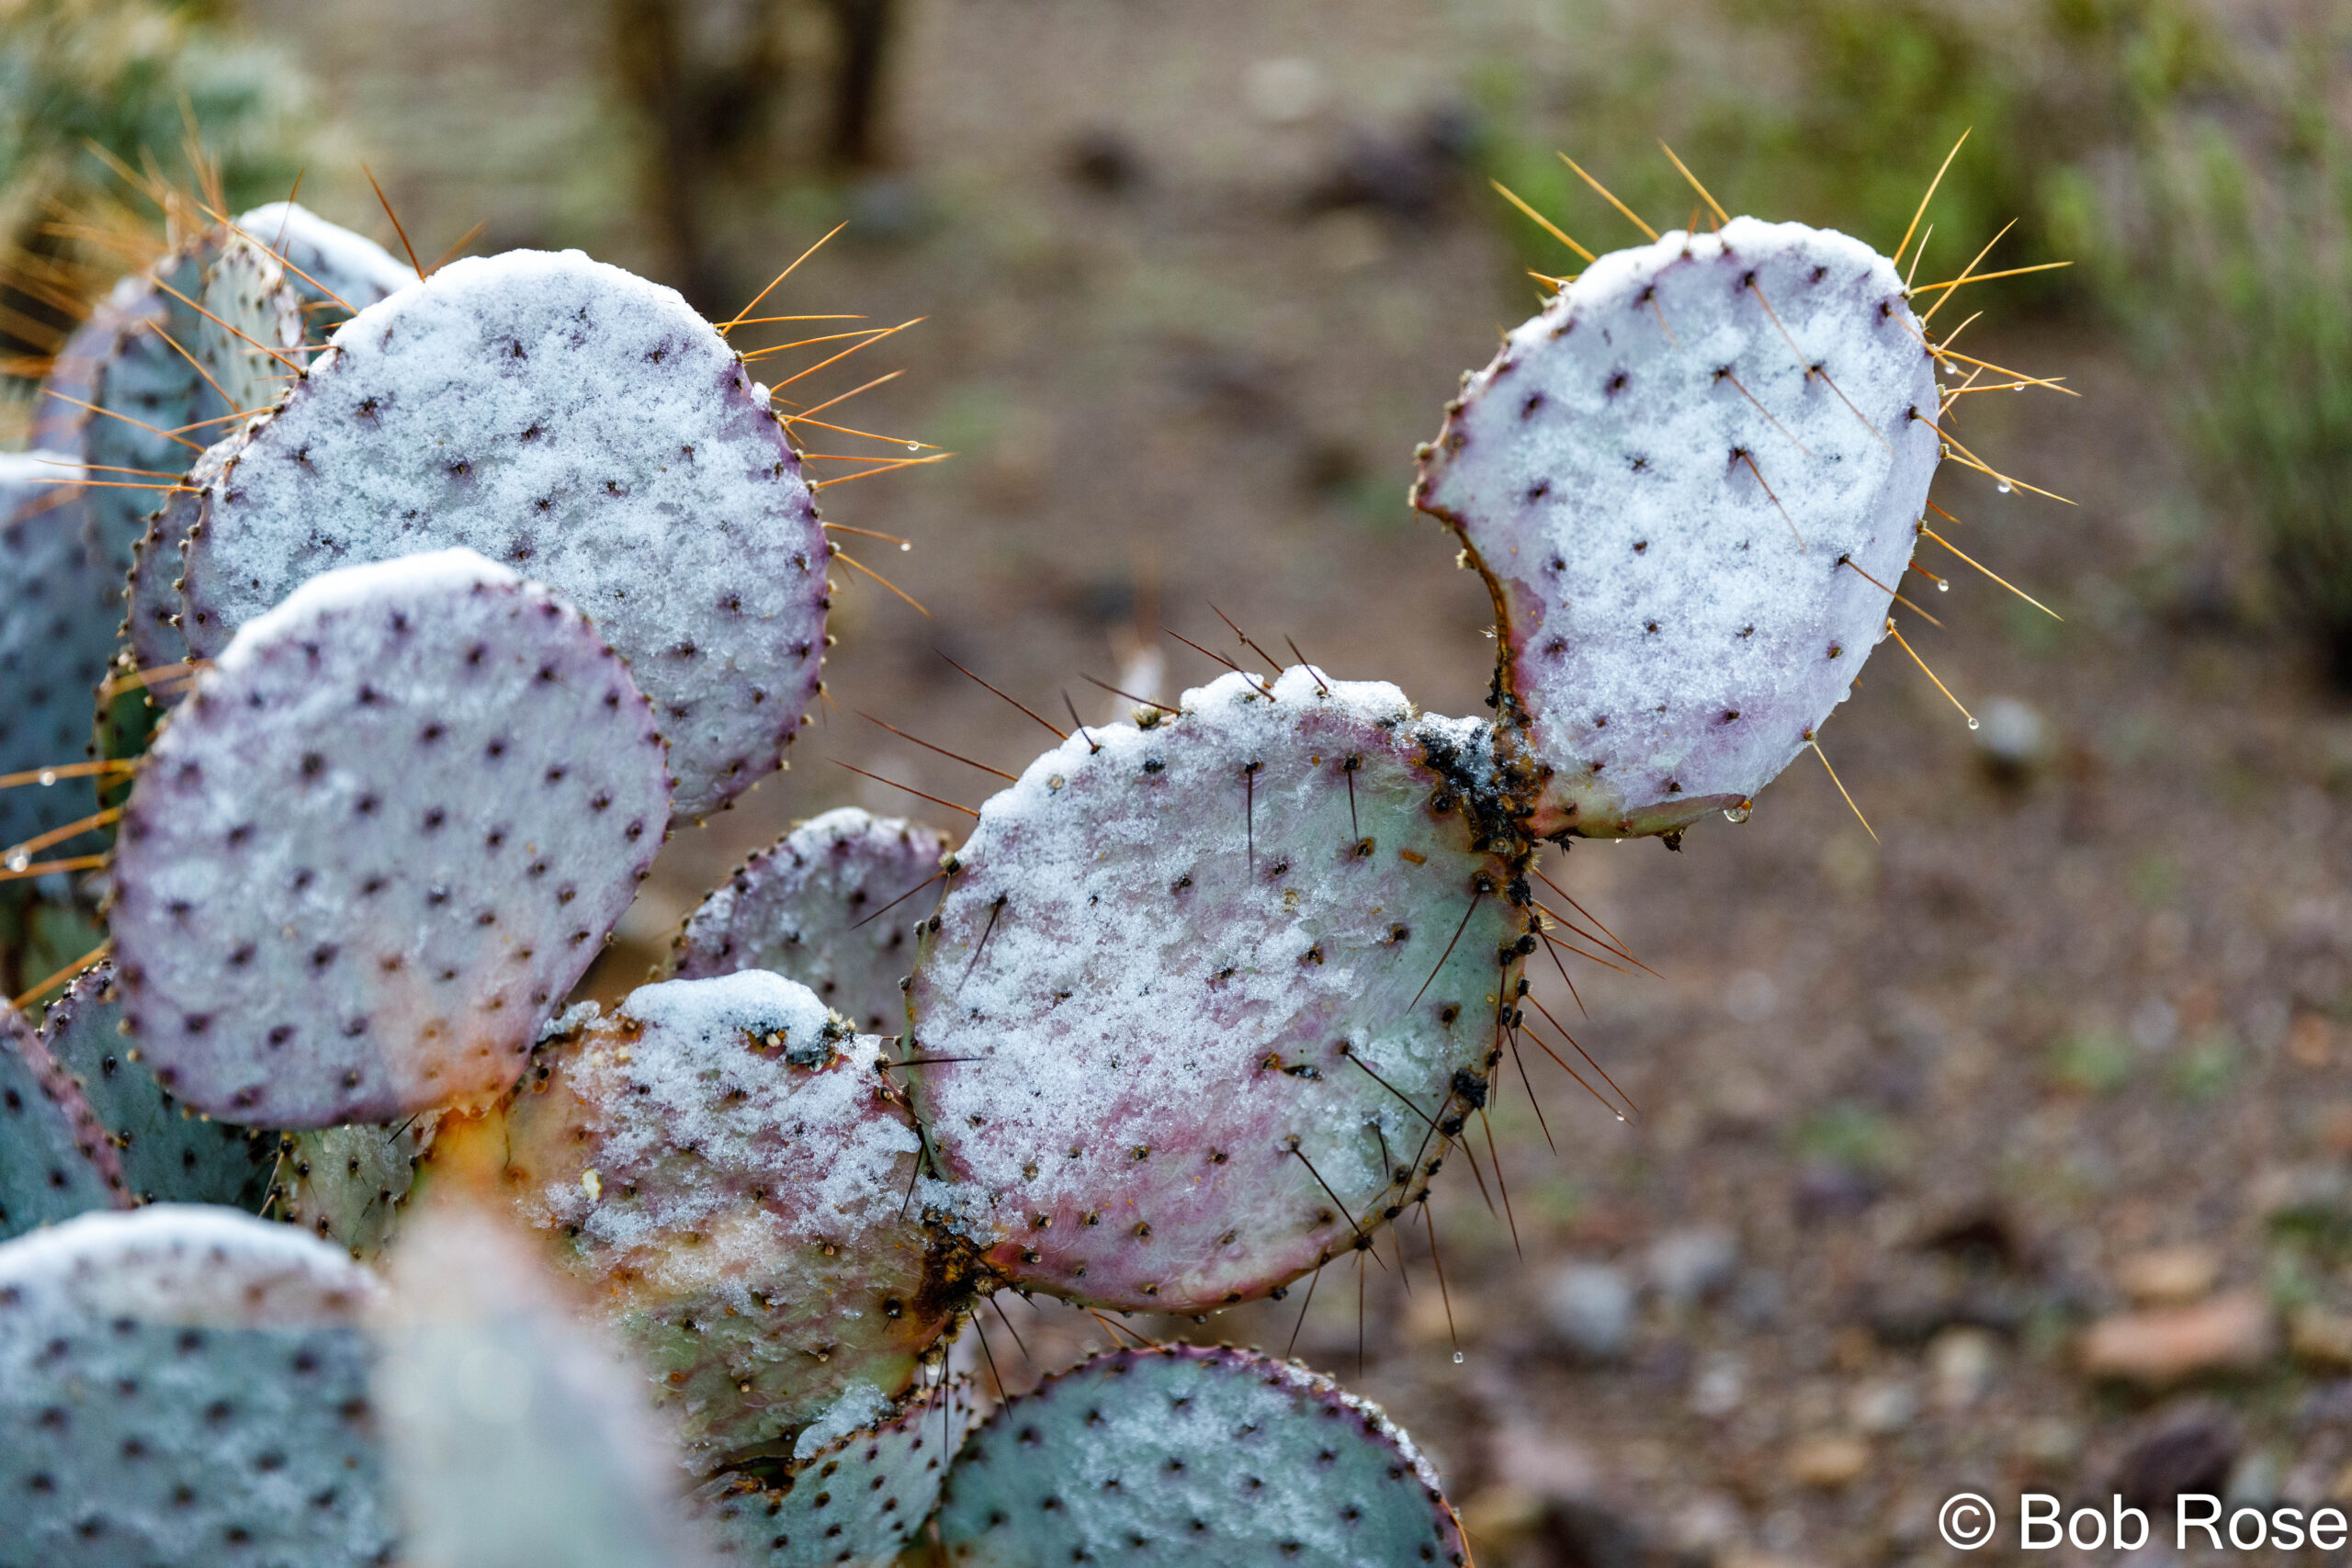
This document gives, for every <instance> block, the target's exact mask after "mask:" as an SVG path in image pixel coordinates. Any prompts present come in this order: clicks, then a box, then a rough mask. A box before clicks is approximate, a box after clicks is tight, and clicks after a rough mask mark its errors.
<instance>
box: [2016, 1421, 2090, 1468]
mask: <svg viewBox="0 0 2352 1568" xmlns="http://www.w3.org/2000/svg"><path fill="white" fill-rule="evenodd" d="M2082 1451H2083V1429H2082V1428H2081V1427H2077V1426H2075V1424H2074V1423H2073V1422H2072V1421H2069V1420H2066V1419H2065V1418H2064V1417H2063V1416H2035V1417H2034V1418H2033V1419H2032V1420H2030V1421H2028V1422H2027V1423H2026V1424H2025V1425H2024V1426H2023V1427H2019V1428H2018V1453H2019V1454H2020V1455H2021V1456H2023V1457H2024V1458H2025V1459H2027V1460H2029V1461H2031V1462H2032V1463H2034V1464H2037V1465H2040V1466H2041V1467H2042V1468H2044V1469H2046V1470H2061V1469H2064V1467H2065V1466H2067V1465H2070V1464H2072V1463H2074V1462H2075V1460H2076V1459H2077V1458H2078V1457H2080V1455H2081V1454H2082Z"/></svg>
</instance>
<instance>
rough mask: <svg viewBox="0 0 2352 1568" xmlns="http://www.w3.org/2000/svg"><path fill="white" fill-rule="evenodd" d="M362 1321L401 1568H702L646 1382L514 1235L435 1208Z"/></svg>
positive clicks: (480, 1218) (463, 1213)
mask: <svg viewBox="0 0 2352 1568" xmlns="http://www.w3.org/2000/svg"><path fill="white" fill-rule="evenodd" d="M391 1280H392V1290H391V1292H390V1298H389V1300H387V1301H385V1302H384V1303H382V1306H381V1308H380V1310H379V1312H378V1314H376V1329H377V1334H378V1336H379V1342H380V1344H381V1346H382V1348H383V1352H384V1353H383V1359H382V1360H381V1361H380V1362H379V1364H378V1367H377V1370H376V1381H375V1387H376V1395H377V1404H378V1405H379V1408H380V1409H381V1411H382V1413H383V1414H382V1419H383V1427H384V1449H385V1452H386V1455H387V1458H388V1461H389V1464H390V1470H391V1473H392V1483H393V1488H394V1490H395V1492H396V1494H397V1495H398V1498H399V1501H400V1505H401V1517H402V1518H403V1519H404V1521H405V1522H406V1524H407V1526H408V1529H407V1532H406V1539H405V1540H404V1541H403V1543H402V1545H403V1550H402V1552H401V1563H402V1568H698V1565H699V1564H700V1563H701V1562H703V1560H704V1559H703V1554H702V1553H701V1552H700V1551H696V1550H695V1542H694V1541H693V1540H692V1539H691V1537H690V1535H689V1532H688V1530H687V1528H686V1525H685V1518H684V1498H683V1497H682V1496H681V1495H680V1493H681V1492H682V1490H683V1486H682V1483H683V1482H684V1479H685V1478H684V1476H683V1475H682V1474H680V1472H679V1471H678V1466H677V1461H676V1460H675V1458H674V1457H673V1454H672V1452H671V1450H670V1443H669V1435H668V1434H667V1433H666V1432H665V1431H663V1430H662V1427H661V1424H660V1422H659V1421H658V1420H657V1419H656V1418H655V1416H653V1414H652V1412H651V1411H650V1410H649V1409H648V1408H647V1407H646V1401H645V1398H644V1385H643V1383H642V1382H640V1381H639V1378H638V1377H637V1376H636V1374H635V1373H634V1372H633V1371H631V1370H629V1368H628V1366H627V1365H626V1364H625V1362H624V1360H623V1359H622V1358H621V1357H619V1356H618V1355H616V1348H615V1347H614V1346H612V1345H611V1344H610V1343H608V1342H607V1341H606V1340H605V1337H604V1336H602V1335H601V1334H598V1333H596V1332H595V1331H594V1329H593V1328H591V1327H589V1326H588V1325H585V1324H582V1322H581V1321H580V1320H579V1315H578V1314H577V1312H576V1310H575V1305H574V1303H572V1302H571V1301H570V1300H569V1299H568V1298H567V1295H566V1293H565V1292H564V1291H563V1290H562V1289H561V1288H560V1282H559V1281H558V1280H554V1279H551V1278H549V1277H548V1275H547V1273H546V1271H545V1270H543V1269H541V1268H540V1267H539V1266H538V1265H537V1263H536V1262H535V1261H534V1259H533V1258H532V1255H531V1249H530V1247H528V1245H527V1244H526V1242H524V1240H523V1238H521V1237H518V1236H516V1235H515V1234H514V1233H513V1232H512V1230H511V1229H510V1228H509V1227H507V1226H506V1225H503V1224H499V1223H497V1222H496V1221H494V1220H492V1219H491V1218H490V1217H489V1216H487V1215H486V1214H483V1213H478V1212H474V1211H470V1210H465V1209H445V1208H438V1207H436V1208H433V1209H430V1210H428V1211H427V1212H426V1213H424V1215H422V1216H421V1217H420V1218H419V1219H418V1221H417V1223H416V1224H414V1225H413V1226H412V1227H411V1228H410V1230H409V1234H408V1235H405V1236H403V1237H402V1238H401V1246H400V1248H399V1250H398V1251H396V1252H395V1253H394V1254H393V1255H392V1263H391Z"/></svg>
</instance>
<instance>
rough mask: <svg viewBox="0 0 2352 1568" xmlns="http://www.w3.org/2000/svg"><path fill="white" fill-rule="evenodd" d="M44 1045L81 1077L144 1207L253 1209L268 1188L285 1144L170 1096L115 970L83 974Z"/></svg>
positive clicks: (57, 1004) (104, 967) (50, 1024)
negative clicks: (137, 1034) (131, 1019)
mask: <svg viewBox="0 0 2352 1568" xmlns="http://www.w3.org/2000/svg"><path fill="white" fill-rule="evenodd" d="M41 1044H42V1046H43V1047H44V1048H45V1049H46V1050H47V1051H48V1052H49V1055H50V1056H51V1058H52V1059H53V1060H55V1061H56V1063H57V1064H58V1065H59V1066H62V1067H63V1068H64V1069H65V1070H66V1071H68V1072H70V1073H72V1074H73V1075H74V1085H75V1087H76V1088H77V1089H79V1090H80V1091H81V1093H82V1095H83V1097H84V1098H85V1100H87V1101H88V1102H89V1106H90V1109H91V1111H92V1112H93V1113H94V1114H95V1115H96V1117H97V1120H98V1123H99V1124H100V1125H101V1126H103V1127H104V1128H105V1129H106V1130H107V1135H108V1142H110V1143H111V1144H112V1145H113V1147H114V1150H115V1157H116V1159H117V1160H118V1161H119V1163H120V1166H121V1169H122V1178H123V1181H124V1183H125V1184H126V1186H127V1187H128V1189H129V1191H130V1196H131V1197H132V1198H134V1199H136V1200H137V1201H140V1202H141V1203H225V1204H227V1205H228V1206H229V1207H231V1208H232V1209H243V1210H245V1211H246V1212H247V1213H251V1212H253V1211H254V1210H255V1209H258V1208H260V1207H261V1203H262V1200H263V1199H264V1198H265V1197H266V1196H267V1195H268V1192H269V1177H270V1172H271V1170H272V1169H273V1168H274V1167H275V1165H276V1162H277V1139H275V1138H273V1137H270V1136H269V1135H268V1134H262V1133H255V1132H254V1131H252V1130H251V1129H249V1128H245V1127H237V1126H232V1125H231V1124H229V1123H228V1122H215V1121H213V1120H212V1119H211V1118H210V1117H209V1116H199V1115H198V1114H197V1113H196V1112H195V1111H191V1110H189V1109H188V1108H187V1106H185V1105H182V1104H180V1103H179V1102H178V1101H177V1100H174V1099H173V1098H172V1097H171V1096H170V1095H169V1094H166V1093H165V1092H164V1086H163V1085H162V1084H160V1083H157V1082H156V1081H155V1075H154V1074H153V1073H152V1072H150V1071H148V1069H147V1066H146V1065H145V1064H144V1063H143V1062H141V1061H140V1060H139V1059H138V1054H137V1053H136V1052H134V1051H133V1050H132V1049H131V1046H132V1041H131V1040H130V1036H129V1035H128V1034H126V1033H125V1032H124V1031H123V1028H122V1006H121V998H119V996H118V995H117V994H116V991H115V984H114V966H113V965H112V964H99V965H98V966H97V967H96V968H95V969H89V970H85V971H84V972H83V974H82V975H81V976H79V977H77V978H76V979H75V980H74V985H73V987H72V988H71V989H69V990H68V991H66V993H65V994H64V995H63V996H62V997H60V998H58V999H57V1000H56V1001H54V1002H52V1003H51V1004H50V1009H49V1016H48V1017H47V1019H45V1020H44V1021H43V1022H42V1024H41Z"/></svg>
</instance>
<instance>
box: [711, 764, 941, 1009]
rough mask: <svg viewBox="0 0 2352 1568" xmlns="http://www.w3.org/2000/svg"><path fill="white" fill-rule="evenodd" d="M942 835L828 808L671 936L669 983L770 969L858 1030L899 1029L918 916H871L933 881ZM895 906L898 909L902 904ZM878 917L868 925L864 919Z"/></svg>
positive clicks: (743, 868)
mask: <svg viewBox="0 0 2352 1568" xmlns="http://www.w3.org/2000/svg"><path fill="white" fill-rule="evenodd" d="M946 851H947V836H946V835H945V834H944V833H942V832H940V831H939V830H938V829H933V828H925V827H922V826H920V825H918V824H916V823H912V822H907V821H903V820H900V819H899V818H893V817H873V816H869V815H868V814H866V813H865V812H864V811H861V810H859V809H858V808H857V807H854V806H845V807H842V808H841V809H840V810H838V811H828V812H826V813H825V814H824V815H823V816H822V817H819V818H813V819H812V820H810V821H807V822H803V823H802V824H800V826H798V827H797V828H795V829H793V830H792V831H791V832H790V833H787V834H786V835H785V836H784V837H783V838H781V839H779V840H776V841H775V843H773V844H770V845H769V846H768V847H767V848H766V849H764V850H762V851H761V852H759V853H758V854H755V855H753V856H752V858H751V859H749V860H747V861H745V862H744V863H742V864H741V865H740V866H738V867H737V868H736V869H735V873H734V874H733V875H732V876H730V877H729V878H728V879H727V884H726V886H722V887H720V888H718V889H717V890H716V891H714V892H713V893H712V894H711V895H710V897H707V898H705V899H704V900H703V901H702V905H701V907H700V908H697V909H695V912H694V914H693V915H692V916H690V917H689V918H688V919H687V920H686V923H685V927H684V930H683V931H680V932H679V933H678V942H677V953H676V955H675V966H676V972H677V975H678V977H679V978H680V979H685V980H697V979H701V978H704V977H705V976H711V975H725V974H729V973H731V972H733V971H734V970H737V969H773V970H774V971H775V972H776V973H777V974H779V975H783V976H787V977H788V978H791V979H795V980H797V981H799V982H800V983H801V984H802V985H804V986H806V987H809V989H810V990H812V991H814V992H816V993H817V995H818V997H819V998H820V999H821V1000H823V1002H824V1003H825V1005H826V1006H827V1007H830V1008H831V1009H832V1010H834V1011H836V1012H839V1013H841V1014H842V1015H843V1016H845V1017H847V1018H848V1019H849V1020H850V1021H853V1022H854V1023H855V1024H856V1025H857V1026H858V1028H860V1029H861V1030H865V1031H866V1032H870V1033H875V1034H896V1033H897V1032H899V1030H901V1029H903V1028H904V1027H906V1011H907V1002H906V994H905V990H904V987H902V985H901V982H903V981H904V980H905V979H906V976H907V972H908V970H910V969H911V968H912V967H913V966H914V943H913V942H912V941H911V940H910V937H909V934H908V933H909V932H910V931H912V930H913V928H914V925H915V922H916V920H917V919H919V918H920V917H922V916H923V915H927V914H929V913H930V907H929V906H928V905H925V906H923V907H922V908H918V909H916V910H914V911H913V912H912V913H910V914H905V915H903V916H902V915H900V914H897V913H893V914H889V915H883V914H882V913H881V911H882V910H884V909H885V908H888V906H889V905H891V904H892V903H894V902H897V901H898V900H899V899H901V898H904V897H906V895H907V894H908V893H910V892H911V891H913V890H914V889H916V888H919V887H921V886H922V885H923V884H924V883H926V882H930V881H933V880H934V879H936V878H937V877H938V875H939V874H940V872H939V863H940V857H941V856H942V855H944V853H945V852H946ZM902 908H903V906H902ZM877 916H878V917H879V918H876V917H877Z"/></svg>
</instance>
